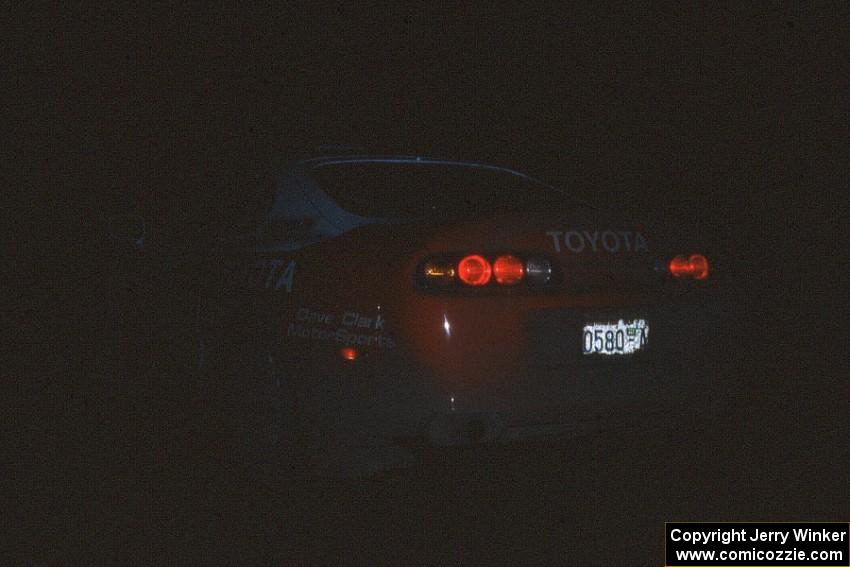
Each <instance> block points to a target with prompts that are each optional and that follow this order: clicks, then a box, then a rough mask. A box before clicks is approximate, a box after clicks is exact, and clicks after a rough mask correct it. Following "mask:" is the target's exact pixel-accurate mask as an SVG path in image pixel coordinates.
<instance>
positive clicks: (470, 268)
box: [457, 255, 493, 285]
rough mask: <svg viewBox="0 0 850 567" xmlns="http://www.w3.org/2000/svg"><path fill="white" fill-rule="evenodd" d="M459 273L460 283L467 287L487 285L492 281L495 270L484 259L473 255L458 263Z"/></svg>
mask: <svg viewBox="0 0 850 567" xmlns="http://www.w3.org/2000/svg"><path fill="white" fill-rule="evenodd" d="M457 273H458V277H459V278H460V281H462V282H463V283H465V284H466V285H485V284H486V283H487V282H489V281H490V277H491V276H492V274H493V270H492V268H491V267H490V262H488V261H487V260H486V259H485V258H484V257H482V256H478V255H472V256H467V257H465V258H464V259H462V260H461V261H460V262H458V265H457Z"/></svg>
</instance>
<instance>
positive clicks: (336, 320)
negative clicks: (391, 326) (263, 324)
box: [286, 307, 396, 348]
mask: <svg viewBox="0 0 850 567" xmlns="http://www.w3.org/2000/svg"><path fill="white" fill-rule="evenodd" d="M385 324H386V319H384V316H383V315H381V313H375V314H374V315H373V314H364V313H360V312H358V311H353V310H352V311H344V312H343V313H341V314H333V313H325V312H322V311H317V310H313V309H310V308H307V307H301V308H299V309H298V310H297V311H296V312H295V321H294V322H291V323H289V325H288V326H287V328H286V335H287V336H289V337H300V338H302V339H308V340H311V341H328V342H334V343H337V344H339V345H343V346H376V347H378V348H395V346H396V343H395V341H394V340H393V339H391V338H390V337H387V336H385V329H384V326H385Z"/></svg>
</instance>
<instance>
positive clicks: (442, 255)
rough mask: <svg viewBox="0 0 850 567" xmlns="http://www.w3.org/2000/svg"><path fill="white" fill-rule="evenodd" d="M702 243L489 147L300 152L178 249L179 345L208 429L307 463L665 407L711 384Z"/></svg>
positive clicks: (605, 423) (714, 334)
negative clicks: (205, 241) (268, 183)
mask: <svg viewBox="0 0 850 567" xmlns="http://www.w3.org/2000/svg"><path fill="white" fill-rule="evenodd" d="M710 248H711V245H709V244H708V243H705V242H699V241H698V238H697V236H696V235H694V234H688V227H687V226H678V227H674V230H667V231H663V230H662V231H659V230H658V229H655V228H650V227H649V226H648V225H645V224H643V223H641V222H635V221H632V220H627V219H626V218H625V217H623V216H622V215H619V214H617V213H615V212H612V211H610V210H607V209H604V208H600V207H597V206H594V205H591V204H588V203H586V202H584V201H582V200H580V199H577V198H575V197H573V196H571V195H570V194H569V193H568V192H566V191H564V190H561V189H558V188H556V187H554V186H551V185H549V184H547V183H544V182H542V181H539V180H537V179H535V178H533V177H532V176H529V175H526V174H524V173H521V172H519V171H515V170H512V169H509V168H506V167H501V166H497V165H491V164H487V163H480V162H474V161H454V160H446V159H437V158H429V157H421V156H397V155H389V156H382V155H345V154H341V155H325V156H318V157H311V158H308V159H303V160H299V161H296V162H294V163H291V164H290V165H288V166H287V167H286V169H285V171H284V172H282V173H281V175H280V176H279V178H278V179H277V183H276V187H275V190H274V196H273V198H272V199H271V204H270V206H268V207H267V209H266V210H264V211H263V212H262V214H261V215H259V218H258V219H257V222H256V224H255V226H254V227H253V229H252V232H251V233H249V234H243V235H237V236H235V237H228V238H220V239H218V240H217V241H216V242H214V243H213V244H210V245H209V246H207V247H205V248H204V249H203V250H200V251H199V252H198V253H197V254H196V255H195V261H196V263H197V266H199V267H198V268H197V269H198V272H197V273H198V274H199V275H198V277H197V278H196V279H195V282H194V284H193V286H194V288H193V289H196V290H197V297H198V298H199V299H198V304H197V309H196V311H197V324H196V328H197V329H198V331H197V334H198V340H197V345H198V346H197V349H196V359H197V366H198V367H199V368H200V369H201V370H202V373H201V375H202V376H205V377H208V378H206V379H207V380H208V381H207V382H205V383H207V384H208V385H209V389H210V391H213V390H215V391H217V392H219V393H221V391H225V392H226V394H224V395H222V397H223V399H226V400H228V401H229V402H230V404H231V405H230V406H228V407H229V408H230V409H229V410H228V412H229V415H231V416H232V417H233V419H232V420H230V421H229V422H228V423H230V424H231V426H232V427H230V428H229V429H228V431H227V432H224V431H222V439H224V437H227V438H228V439H230V441H228V446H230V447H234V448H237V449H238V450H239V451H242V452H244V453H245V454H246V455H250V459H252V462H258V463H262V462H266V463H271V462H280V461H279V460H277V459H279V457H280V456H281V455H284V457H283V461H284V462H287V459H288V458H289V457H287V455H299V460H298V462H299V463H305V462H306V463H309V466H310V467H312V468H313V470H323V471H328V474H349V473H352V471H354V472H353V473H352V474H369V473H370V472H374V471H378V470H385V469H387V468H392V467H395V466H407V465H410V464H411V463H415V462H416V459H415V456H416V454H417V450H419V449H421V448H422V447H447V446H456V445H475V444H493V445H501V444H513V443H523V442H527V441H546V440H557V439H564V438H570V437H575V436H577V435H583V434H586V433H590V432H594V431H600V430H605V429H609V428H615V427H632V426H634V427H641V426H643V427H647V426H652V427H655V426H660V427H671V426H672V427H675V426H677V425H676V424H677V423H679V422H678V421H677V420H678V419H680V417H679V416H685V417H687V416H689V415H691V414H692V413H694V412H696V411H697V410H699V409H701V408H705V407H706V396H707V392H712V391H713V389H712V379H713V376H712V368H711V365H712V364H714V363H715V362H716V361H717V359H718V356H719V354H718V353H717V351H716V349H714V347H716V345H717V344H718V341H717V338H718V337H721V336H723V333H724V331H723V325H724V324H725V323H723V322H722V321H721V320H720V319H721V317H720V315H719V313H720V311H718V310H717V309H716V308H715V307H714V304H715V302H716V300H717V297H718V296H719V295H720V293H721V286H722V283H721V282H722V281H723V280H724V278H723V277H718V276H719V275H722V268H721V262H719V259H718V258H717V257H716V255H713V254H712V252H711V250H710ZM212 377H217V378H212ZM223 377H224V378H223ZM215 384H218V385H217V386H213V385H215ZM222 384H223V385H222ZM222 388H223V390H222ZM292 462H295V460H294V457H293V461H292ZM363 471H365V472H363Z"/></svg>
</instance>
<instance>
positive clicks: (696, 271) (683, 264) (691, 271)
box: [669, 254, 708, 280]
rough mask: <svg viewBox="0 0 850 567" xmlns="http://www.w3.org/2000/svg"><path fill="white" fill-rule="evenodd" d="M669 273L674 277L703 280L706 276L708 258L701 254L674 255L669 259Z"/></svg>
mask: <svg viewBox="0 0 850 567" xmlns="http://www.w3.org/2000/svg"><path fill="white" fill-rule="evenodd" d="M669 269H670V275H671V276H673V277H674V278H693V279H695V280H704V279H707V278H708V259H707V258H706V257H705V256H703V255H702V254H691V255H690V256H689V257H686V256H684V255H681V254H680V255H679V256H675V257H674V258H673V259H672V260H670V265H669Z"/></svg>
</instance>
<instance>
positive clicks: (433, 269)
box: [417, 254, 553, 289]
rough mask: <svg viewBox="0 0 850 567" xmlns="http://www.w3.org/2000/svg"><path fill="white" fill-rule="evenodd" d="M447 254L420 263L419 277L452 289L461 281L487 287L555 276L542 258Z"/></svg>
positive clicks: (429, 284) (536, 283) (548, 279)
mask: <svg viewBox="0 0 850 567" xmlns="http://www.w3.org/2000/svg"><path fill="white" fill-rule="evenodd" d="M458 257H459V256H444V257H436V258H431V259H430V260H428V261H427V262H425V263H424V264H422V265H421V267H420V270H421V272H420V273H419V275H418V276H417V277H418V278H420V281H421V282H422V283H423V284H424V285H425V286H426V287H429V288H432V289H435V288H446V289H452V288H454V287H456V286H458V285H459V284H463V285H464V286H471V287H484V286H486V285H488V284H490V283H491V282H495V283H496V284H498V285H500V286H514V285H518V284H521V283H523V282H528V284H530V285H532V286H545V285H548V284H550V283H551V281H552V278H553V270H552V263H551V262H550V261H549V260H547V259H546V258H543V257H531V258H527V259H523V258H522V257H520V256H515V255H513V254H502V255H500V256H495V257H493V256H490V257H489V258H488V257H487V256H484V255H481V254H469V255H467V256H462V257H460V260H458V259H457V258H458Z"/></svg>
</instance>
